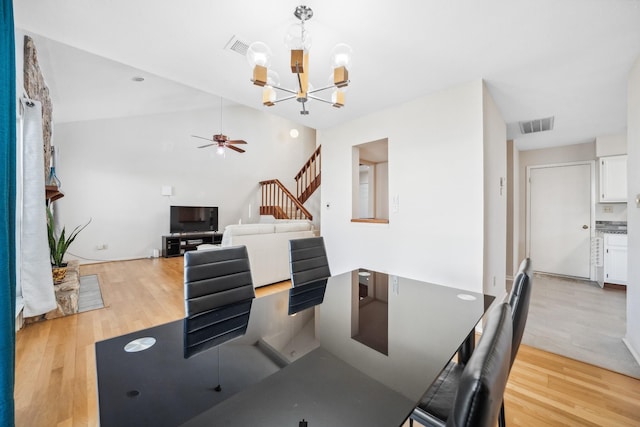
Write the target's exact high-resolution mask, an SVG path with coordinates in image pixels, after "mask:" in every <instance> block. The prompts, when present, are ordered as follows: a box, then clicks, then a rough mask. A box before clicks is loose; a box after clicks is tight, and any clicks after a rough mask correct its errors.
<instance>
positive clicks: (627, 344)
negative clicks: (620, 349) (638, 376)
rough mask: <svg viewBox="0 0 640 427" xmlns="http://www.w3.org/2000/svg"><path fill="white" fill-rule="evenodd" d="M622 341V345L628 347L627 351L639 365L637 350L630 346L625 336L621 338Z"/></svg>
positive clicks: (639, 355)
mask: <svg viewBox="0 0 640 427" xmlns="http://www.w3.org/2000/svg"><path fill="white" fill-rule="evenodd" d="M622 342H623V343H624V345H626V346H627V348H628V349H629V352H630V353H631V355H632V356H633V358H634V359H636V362H637V363H638V365H640V354H638V352H637V351H635V349H634V348H633V347H632V346H631V343H630V342H629V340H628V339H627V338H626V337H624V338H622Z"/></svg>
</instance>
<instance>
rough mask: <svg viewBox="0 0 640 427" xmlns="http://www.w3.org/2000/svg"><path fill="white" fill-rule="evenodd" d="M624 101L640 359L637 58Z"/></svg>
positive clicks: (630, 338) (632, 332)
mask: <svg viewBox="0 0 640 427" xmlns="http://www.w3.org/2000/svg"><path fill="white" fill-rule="evenodd" d="M627 105H628V107H627V108H628V112H627V153H628V158H627V159H628V167H627V171H628V172H627V173H628V186H629V199H628V200H629V209H628V212H627V227H628V236H629V246H628V251H629V252H628V259H629V262H628V266H629V267H628V268H629V285H628V286H627V335H626V342H627V345H629V347H630V348H631V349H632V351H634V352H635V354H634V355H635V357H636V360H637V361H638V363H640V263H638V262H637V260H638V259H640V207H638V206H637V205H636V203H635V200H636V197H637V195H638V194H640V58H638V60H637V61H636V63H635V65H634V67H633V69H632V70H631V73H630V75H629V85H628V91H627Z"/></svg>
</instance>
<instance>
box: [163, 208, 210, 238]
mask: <svg viewBox="0 0 640 427" xmlns="http://www.w3.org/2000/svg"><path fill="white" fill-rule="evenodd" d="M169 231H170V232H171V233H194V232H205V231H218V207H217V206H171V214H170V230H169Z"/></svg>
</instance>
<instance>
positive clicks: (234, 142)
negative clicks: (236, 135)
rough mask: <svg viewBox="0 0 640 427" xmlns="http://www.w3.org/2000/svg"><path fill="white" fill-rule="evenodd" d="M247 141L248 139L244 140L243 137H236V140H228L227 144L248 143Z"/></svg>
mask: <svg viewBox="0 0 640 427" xmlns="http://www.w3.org/2000/svg"><path fill="white" fill-rule="evenodd" d="M246 143H247V141H243V140H241V139H236V140H233V141H227V144H246Z"/></svg>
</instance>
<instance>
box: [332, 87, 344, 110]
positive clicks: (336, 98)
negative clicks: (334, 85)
mask: <svg viewBox="0 0 640 427" xmlns="http://www.w3.org/2000/svg"><path fill="white" fill-rule="evenodd" d="M331 102H332V103H333V106H334V107H336V108H342V107H344V92H342V91H341V90H336V91H334V92H333V93H332V94H331Z"/></svg>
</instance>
